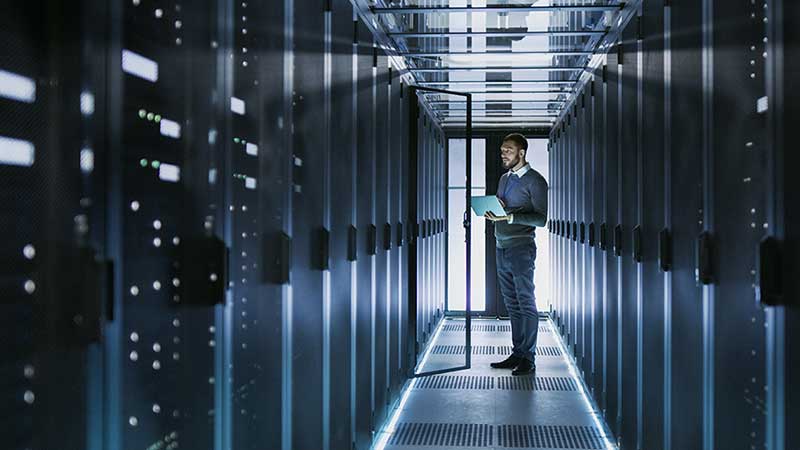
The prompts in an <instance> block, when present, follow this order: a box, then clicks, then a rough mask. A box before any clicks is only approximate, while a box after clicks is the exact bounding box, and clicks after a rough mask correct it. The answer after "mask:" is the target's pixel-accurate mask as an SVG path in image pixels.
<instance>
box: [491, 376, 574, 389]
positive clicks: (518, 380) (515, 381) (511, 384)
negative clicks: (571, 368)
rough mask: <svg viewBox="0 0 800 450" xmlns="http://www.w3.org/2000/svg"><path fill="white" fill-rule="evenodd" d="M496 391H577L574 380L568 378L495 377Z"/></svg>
mask: <svg viewBox="0 0 800 450" xmlns="http://www.w3.org/2000/svg"><path fill="white" fill-rule="evenodd" d="M497 389H500V390H508V391H564V392H574V391H577V390H578V385H577V384H576V383H575V380H573V379H572V378H569V377H535V378H531V377H513V376H510V377H497Z"/></svg>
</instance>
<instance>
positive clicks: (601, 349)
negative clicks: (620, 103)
mask: <svg viewBox="0 0 800 450" xmlns="http://www.w3.org/2000/svg"><path fill="white" fill-rule="evenodd" d="M600 70H601V71H602V67H601V69H600ZM605 86H606V85H605V83H604V82H603V79H602V74H595V75H594V77H593V79H592V81H591V88H590V90H591V104H590V105H591V109H592V113H591V114H592V127H593V129H592V134H591V136H590V138H591V139H592V140H593V144H592V149H593V154H592V167H593V169H592V174H593V177H592V181H593V183H592V188H591V195H592V197H593V198H592V202H593V206H592V216H591V220H592V223H591V224H590V225H589V241H590V245H591V246H592V248H593V250H592V251H593V254H592V264H594V277H593V279H592V280H591V283H592V284H593V285H594V299H595V304H594V307H595V314H594V322H595V324H594V327H595V341H594V342H595V347H594V365H593V371H594V383H592V387H593V389H594V398H595V401H596V402H597V404H598V406H599V408H600V409H601V410H604V409H605V407H606V389H607V376H606V373H607V368H608V360H607V354H608V345H607V336H608V300H609V299H608V297H607V295H606V292H607V289H606V280H607V279H608V278H607V272H606V267H607V261H606V253H605V252H606V244H605V242H604V238H605V236H606V232H605V230H606V228H607V226H606V225H605V224H606V202H607V195H606V194H607V189H606V185H607V177H606V174H607V167H606V157H605V156H606V148H607V147H606V136H607V133H608V131H607V128H606V119H607V116H608V113H607V111H606V95H605V94H606V87H605Z"/></svg>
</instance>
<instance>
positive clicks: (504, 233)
mask: <svg viewBox="0 0 800 450" xmlns="http://www.w3.org/2000/svg"><path fill="white" fill-rule="evenodd" d="M509 177H514V178H515V179H513V180H510V181H509ZM509 182H510V185H509ZM506 187H508V189H506ZM497 196H498V197H499V198H500V199H501V200H503V202H504V203H505V205H506V213H507V214H513V216H514V218H513V221H512V223H508V222H506V221H498V222H495V226H494V236H495V240H496V241H497V247H498V248H511V247H516V246H518V245H523V244H530V243H532V242H533V240H534V238H535V230H536V227H544V226H545V224H546V223H547V181H545V179H544V177H543V176H542V175H541V174H540V173H539V172H537V171H535V170H533V169H532V168H531V169H529V170H528V171H527V172H525V175H523V176H522V177H521V178H520V177H517V176H516V175H514V174H513V173H512V172H510V171H509V172H506V173H505V174H504V175H503V176H502V177H500V183H499V184H498V186H497Z"/></svg>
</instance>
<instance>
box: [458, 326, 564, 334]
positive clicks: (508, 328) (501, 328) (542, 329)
mask: <svg viewBox="0 0 800 450" xmlns="http://www.w3.org/2000/svg"><path fill="white" fill-rule="evenodd" d="M461 330H462V331H463V330H464V328H463V327H462V328H461ZM497 331H498V332H500V333H511V325H497ZM549 332H550V327H549V326H547V325H539V333H549Z"/></svg>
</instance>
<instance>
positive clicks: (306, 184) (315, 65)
mask: <svg viewBox="0 0 800 450" xmlns="http://www.w3.org/2000/svg"><path fill="white" fill-rule="evenodd" d="M294 8H295V14H294V15H293V33H294V36H295V38H294V39H295V40H294V54H293V58H294V60H293V64H294V79H293V91H292V105H293V108H292V116H293V117H292V123H293V135H292V146H291V152H292V159H293V173H292V187H293V192H292V227H291V231H292V312H291V320H292V336H291V339H292V378H291V390H292V394H291V395H292V445H293V446H294V447H295V448H308V449H310V448H321V447H322V430H323V423H322V422H323V412H322V402H323V399H322V397H323V392H322V389H323V382H322V381H323V380H322V366H323V360H322V352H321V351H320V349H322V347H323V335H322V331H323V326H324V324H323V321H324V318H323V302H324V301H325V299H324V296H325V293H323V276H322V272H321V269H323V268H324V267H323V266H322V264H323V261H322V260H321V258H322V257H323V256H325V255H322V254H321V252H320V250H321V249H322V248H323V245H322V242H323V241H324V240H327V239H328V236H327V232H328V231H329V230H326V229H325V223H324V215H323V213H324V211H325V208H327V205H326V204H325V192H326V190H327V187H328V186H327V183H328V180H327V170H328V169H327V164H328V157H327V155H326V152H327V151H328V148H329V147H328V142H327V141H326V138H327V136H326V135H325V133H324V129H325V127H326V118H325V108H323V107H322V105H323V104H324V102H325V98H324V97H325V86H324V83H325V79H324V77H325V69H326V68H325V56H324V55H325V35H324V30H325V13H324V11H323V8H322V5H321V4H320V2H314V1H301V2H296V3H295V5H294ZM300 11H303V13H302V14H299V12H300Z"/></svg>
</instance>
